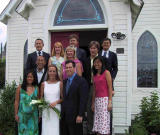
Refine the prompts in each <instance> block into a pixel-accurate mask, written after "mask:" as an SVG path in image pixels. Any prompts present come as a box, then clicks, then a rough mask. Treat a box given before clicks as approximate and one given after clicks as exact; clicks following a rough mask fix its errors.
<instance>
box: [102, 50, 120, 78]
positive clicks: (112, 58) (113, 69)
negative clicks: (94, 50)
mask: <svg viewBox="0 0 160 135" xmlns="http://www.w3.org/2000/svg"><path fill="white" fill-rule="evenodd" d="M99 55H100V56H102V51H100V52H99ZM105 60H106V61H107V62H108V64H109V71H110V73H111V77H112V79H113V80H114V79H115V78H116V75H117V72H118V60H117V54H116V53H114V52H112V51H109V57H108V58H105Z"/></svg>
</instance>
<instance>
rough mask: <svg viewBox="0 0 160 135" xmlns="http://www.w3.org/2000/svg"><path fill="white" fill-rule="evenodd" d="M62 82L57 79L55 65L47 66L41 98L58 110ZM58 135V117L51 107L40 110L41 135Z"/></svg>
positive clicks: (60, 100)
mask: <svg viewBox="0 0 160 135" xmlns="http://www.w3.org/2000/svg"><path fill="white" fill-rule="evenodd" d="M62 89H63V84H62V82H61V81H60V79H59V76H58V70H57V67H56V66H55V65H50V66H49V67H48V79H47V81H45V82H43V83H42V85H41V98H42V97H44V100H46V101H47V102H49V103H50V106H51V107H56V108H57V109H58V110H60V103H61V102H62V97H61V95H62ZM53 134H54V135H59V118H58V115H57V114H56V113H55V112H54V111H53V110H52V109H46V110H43V112H42V135H53Z"/></svg>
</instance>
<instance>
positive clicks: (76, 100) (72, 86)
mask: <svg viewBox="0 0 160 135" xmlns="http://www.w3.org/2000/svg"><path fill="white" fill-rule="evenodd" d="M65 67H66V69H65V70H66V73H67V76H68V79H66V80H64V82H63V102H62V105H61V135H83V127H82V121H83V116H84V112H85V109H86V103H87V97H88V85H87V82H86V80H85V79H84V78H82V77H80V76H78V75H77V74H76V73H75V63H74V62H73V61H66V63H65Z"/></svg>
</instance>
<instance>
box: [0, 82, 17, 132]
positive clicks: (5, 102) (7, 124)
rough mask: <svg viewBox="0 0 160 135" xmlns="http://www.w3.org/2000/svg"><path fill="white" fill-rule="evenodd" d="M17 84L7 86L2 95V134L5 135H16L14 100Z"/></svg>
mask: <svg viewBox="0 0 160 135" xmlns="http://www.w3.org/2000/svg"><path fill="white" fill-rule="evenodd" d="M16 87H17V85H16V83H15V82H13V83H12V84H10V85H9V84H7V85H6V86H5V87H4V89H3V90H1V95H0V133H2V134H3V135H14V134H15V119H14V100H15V92H16Z"/></svg>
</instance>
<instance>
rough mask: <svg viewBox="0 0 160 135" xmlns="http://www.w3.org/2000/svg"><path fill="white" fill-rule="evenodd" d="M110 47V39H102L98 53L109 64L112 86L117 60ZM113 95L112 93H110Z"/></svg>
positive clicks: (116, 69) (116, 70)
mask: <svg viewBox="0 0 160 135" xmlns="http://www.w3.org/2000/svg"><path fill="white" fill-rule="evenodd" d="M110 46H111V39H109V38H105V39H103V42H102V51H100V52H99V55H100V56H103V57H104V58H105V59H106V60H107V62H108V64H109V67H110V69H109V71H110V73H111V77H112V86H113V82H114V80H115V78H116V75H117V72H118V60H117V54H116V53H114V52H112V51H109V48H110ZM113 90H114V86H113ZM112 93H113V95H114V91H113V92H112ZM110 118H111V119H110V122H111V123H110V132H111V134H112V111H111V117H110Z"/></svg>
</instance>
